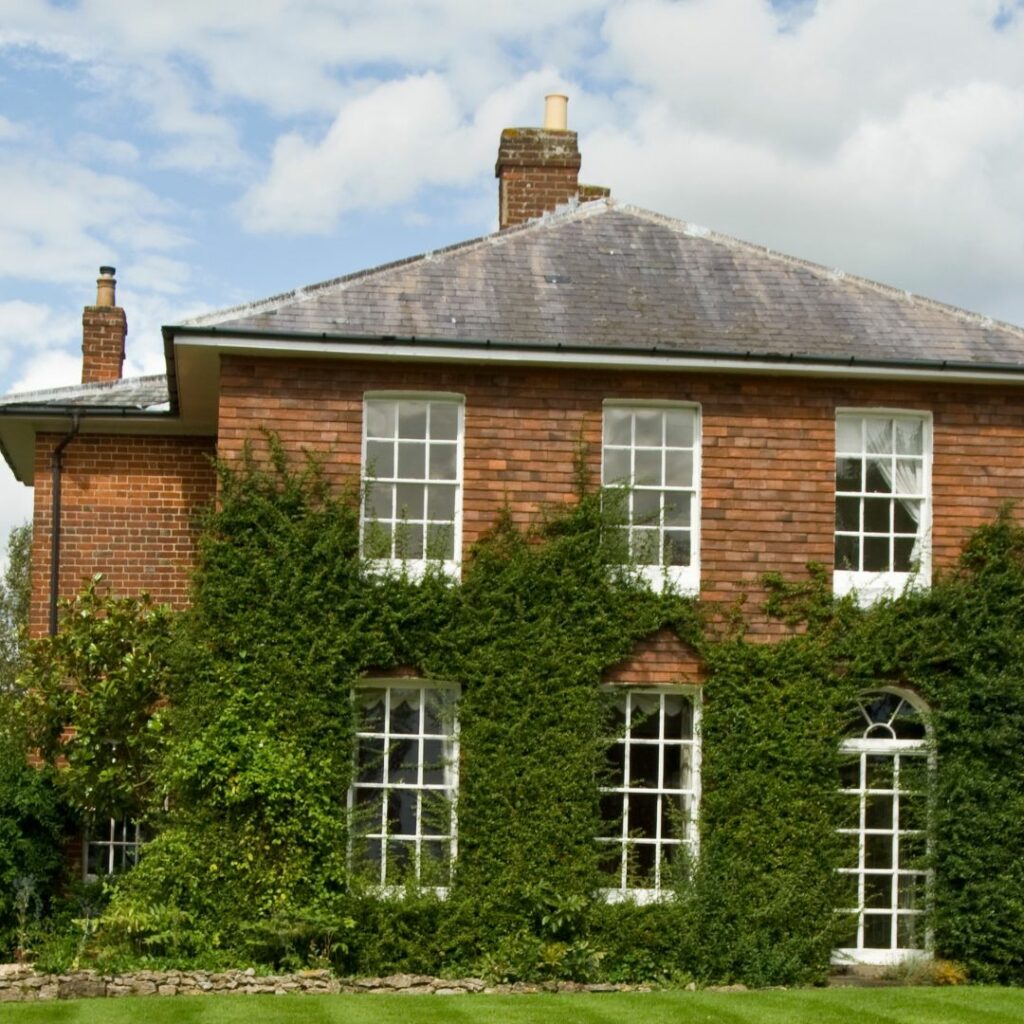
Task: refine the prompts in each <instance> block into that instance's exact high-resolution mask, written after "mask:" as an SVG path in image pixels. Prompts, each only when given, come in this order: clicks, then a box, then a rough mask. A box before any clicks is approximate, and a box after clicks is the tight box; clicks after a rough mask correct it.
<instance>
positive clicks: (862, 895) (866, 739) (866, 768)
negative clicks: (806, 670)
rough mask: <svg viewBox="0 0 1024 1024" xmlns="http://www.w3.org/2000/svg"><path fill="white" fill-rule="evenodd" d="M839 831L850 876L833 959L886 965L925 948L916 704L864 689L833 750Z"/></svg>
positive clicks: (922, 762) (923, 788)
mask: <svg viewBox="0 0 1024 1024" xmlns="http://www.w3.org/2000/svg"><path fill="white" fill-rule="evenodd" d="M840 749H841V750H842V752H843V754H844V755H845V758H844V766H843V782H842V788H843V799H844V802H845V804H846V812H845V815H844V818H845V820H844V823H843V827H842V828H840V830H839V831H840V833H841V834H842V835H843V836H845V837H846V839H847V852H846V858H845V863H844V865H843V867H842V869H841V870H842V873H843V874H844V875H846V876H848V878H849V881H850V890H851V891H850V897H851V905H850V906H849V907H847V908H845V910H844V913H845V915H846V918H847V921H848V925H849V927H848V934H847V936H846V938H845V939H844V940H843V944H842V948H841V949H840V950H839V951H838V955H839V957H840V958H841V959H855V960H859V961H861V962H863V963H892V962H894V961H896V960H900V959H902V958H903V957H905V956H907V955H908V954H911V953H914V952H920V951H921V950H923V949H924V948H925V945H926V942H925V934H924V932H925V927H924V904H925V889H926V884H927V880H928V874H927V870H926V852H927V811H928V806H927V801H928V794H927V781H928V777H927V773H928V770H929V769H928V751H927V744H926V730H925V722H924V719H923V717H922V714H921V710H920V709H919V708H918V707H917V706H916V705H915V704H914V703H912V702H911V700H910V699H909V698H908V697H907V696H906V695H904V694H901V693H894V692H891V691H881V692H876V693H871V694H867V695H866V696H865V697H864V698H863V699H862V700H861V701H860V702H859V703H858V705H857V710H856V713H855V715H854V718H853V721H852V722H851V724H850V728H849V731H848V734H847V738H846V739H845V740H844V741H843V744H842V747H841V748H840Z"/></svg>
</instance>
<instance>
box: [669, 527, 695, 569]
mask: <svg viewBox="0 0 1024 1024" xmlns="http://www.w3.org/2000/svg"><path fill="white" fill-rule="evenodd" d="M689 564H690V532H689V530H666V531H665V565H689Z"/></svg>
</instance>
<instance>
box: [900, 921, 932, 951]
mask: <svg viewBox="0 0 1024 1024" xmlns="http://www.w3.org/2000/svg"><path fill="white" fill-rule="evenodd" d="M896 945H897V946H898V947H899V948H900V949H924V945H925V943H924V921H923V920H922V919H921V916H920V915H919V914H900V915H899V917H897V918H896Z"/></svg>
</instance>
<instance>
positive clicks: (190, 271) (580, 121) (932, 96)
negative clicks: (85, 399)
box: [0, 0, 1024, 537]
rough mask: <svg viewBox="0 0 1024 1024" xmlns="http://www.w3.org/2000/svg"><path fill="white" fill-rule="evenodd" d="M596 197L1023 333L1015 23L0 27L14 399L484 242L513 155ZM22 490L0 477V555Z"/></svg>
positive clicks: (12, 10) (543, 20)
mask: <svg viewBox="0 0 1024 1024" xmlns="http://www.w3.org/2000/svg"><path fill="white" fill-rule="evenodd" d="M552 90H555V91H564V92H567V93H568V94H569V96H570V97H571V99H570V104H569V118H570V127H572V128H574V129H576V130H577V131H578V132H579V133H580V148H581V151H582V153H583V170H582V173H581V180H584V181H588V182H592V183H595V184H603V185H608V186H610V187H611V189H612V194H613V195H614V196H615V197H617V198H619V199H621V200H624V201H628V202H631V203H635V204H637V205H640V206H644V207H648V208H651V209H654V210H658V211H661V212H663V213H667V214H670V215H673V216H678V217H681V218H683V219H686V220H689V221H692V222H694V223H697V224H703V225H706V226H708V227H713V228H715V229H717V230H720V231H724V232H728V233H730V234H734V235H737V236H739V237H741V238H745V239H748V240H750V241H754V242H760V243H763V244H766V245H769V246H772V247H773V248H777V249H780V250H783V251H785V252H789V253H792V254H794V255H798V256H803V257H805V258H808V259H813V260H817V261H820V262H822V263H825V264H827V265H829V266H834V267H839V268H842V269H843V270H846V271H848V272H851V273H857V274H863V275H866V276H868V277H872V278H875V279H878V280H882V281H885V282H887V283H890V284H894V285H897V286H899V287H902V288H906V289H909V290H911V291H915V292H918V293H920V294H924V295H927V296H931V297H933V298H938V299H942V300H944V301H947V302H951V303H954V304H956V305H960V306H965V307H967V308H969V309H973V310H976V311H979V312H983V313H987V314H989V315H991V316H993V317H997V318H1000V319H1005V320H1010V321H1012V322H1016V323H1024V0H817V2H815V0H771V2H769V0H675V2H668V0H616V2H608V3H598V2H592V0H554V2H552V0H518V2H517V3H514V4H513V3H500V4H499V3H487V2H481V0H374V2H369V3H368V2H366V0H358V2H357V0H246V2H245V3H244V4H241V3H240V4H236V3H228V2H227V0H174V2H173V3H138V2H128V0H79V2H75V0H52V2H49V3H47V2H44V0H0V194H2V201H0V393H4V392H8V391H12V390H25V389H31V388H37V387H49V386H55V385H58V384H71V383H77V381H78V379H79V373H80V362H79V361H80V350H79V346H80V321H81V309H82V306H83V305H84V304H86V303H87V302H91V301H92V300H93V297H94V296H95V278H96V270H97V267H98V266H99V265H100V264H101V263H111V264H113V265H115V266H116V267H117V270H118V281H119V286H118V297H119V302H120V304H121V305H123V306H124V307H125V308H126V311H127V314H128V325H129V336H128V365H127V367H126V372H127V373H132V374H133V373H152V372H159V371H161V370H162V368H163V362H162V356H161V345H160V335H159V327H160V325H161V324H162V323H168V322H171V321H176V320H179V319H182V318H184V317H186V316H189V315H192V314H194V313H197V312H199V311H201V310H204V309H209V308H216V307H218V306H224V305H229V304H234V303H236V302H240V301H243V300H246V299H252V298H258V297H261V296H265V295H269V294H273V293H276V292H279V291H282V290H284V289H287V288H291V287H294V286H297V285H302V284H309V283H312V282H314V281H318V280H323V279H325V278H330V277H334V276H336V275H338V274H342V273H346V272H348V271H352V270H356V269H359V268H362V267H367V266H372V265H374V264H377V263H381V262H384V261H386V260H390V259H394V258H398V257H402V256H406V255H411V254H413V253H417V252H421V251H424V250H427V249H431V248H435V247H437V246H440V245H445V244H448V243H451V242H455V241H458V240H460V239H464V238H468V237H472V236H474V235H478V234H482V233H485V232H488V231H491V230H493V229H494V228H495V221H496V207H497V202H496V188H495V181H494V177H493V167H494V158H495V153H496V148H497V141H498V135H499V132H500V130H501V129H502V128H503V127H505V126H507V125H536V124H538V123H539V121H540V119H541V113H542V107H543V96H544V94H545V93H546V92H549V91H552ZM29 503H30V493H29V492H28V491H27V489H25V488H23V487H21V485H19V484H17V483H16V482H15V481H14V479H13V477H12V476H11V474H10V472H9V470H7V468H6V466H5V465H2V464H0V537H6V533H7V529H8V528H9V526H10V525H11V524H12V523H13V522H17V521H20V520H22V519H24V518H25V517H26V515H27V513H28V509H29Z"/></svg>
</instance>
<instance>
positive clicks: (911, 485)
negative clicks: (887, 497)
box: [894, 459, 924, 494]
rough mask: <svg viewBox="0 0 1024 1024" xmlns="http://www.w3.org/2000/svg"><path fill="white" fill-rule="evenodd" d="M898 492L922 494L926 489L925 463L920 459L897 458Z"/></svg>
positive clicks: (896, 488) (896, 487)
mask: <svg viewBox="0 0 1024 1024" xmlns="http://www.w3.org/2000/svg"><path fill="white" fill-rule="evenodd" d="M894 489H895V491H896V493H897V494H920V493H921V492H922V490H923V489H924V463H923V462H922V461H921V460H920V459H897V460H896V485H895V488H894Z"/></svg>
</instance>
